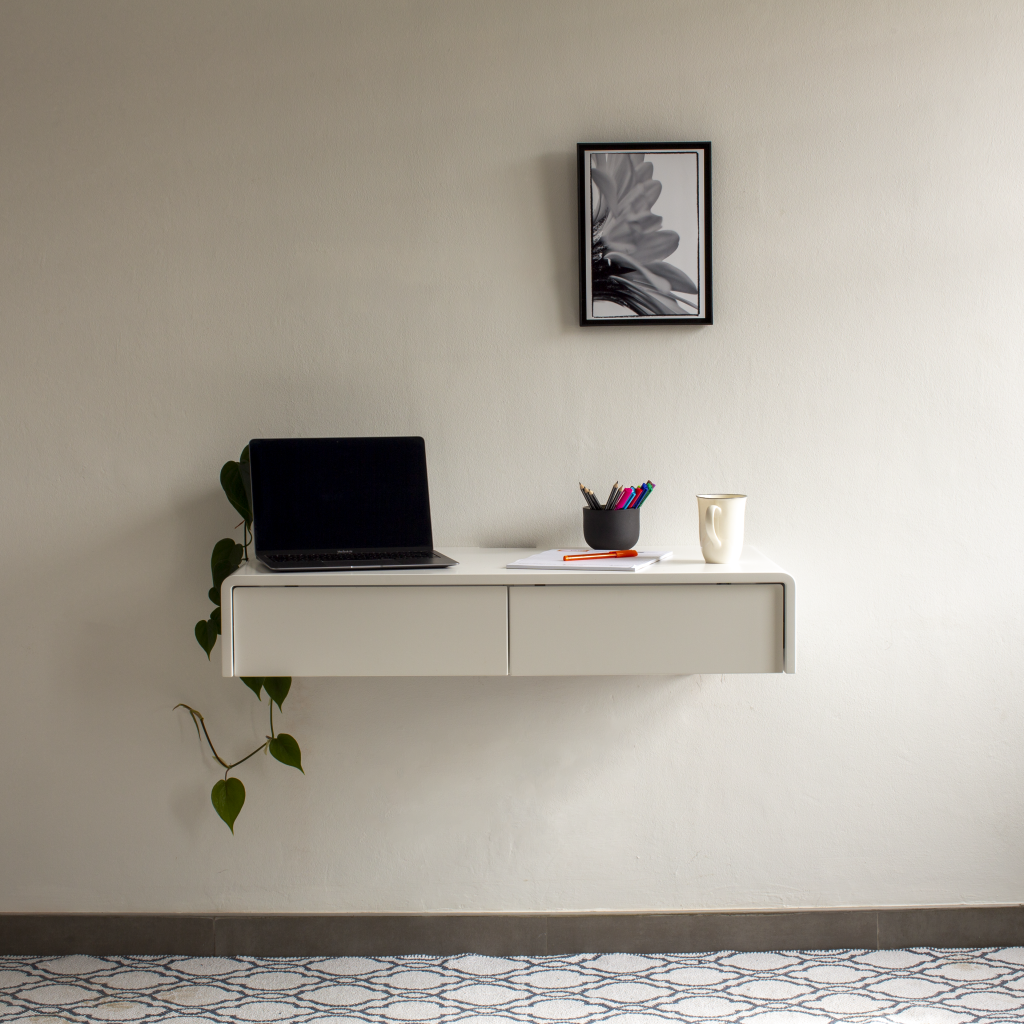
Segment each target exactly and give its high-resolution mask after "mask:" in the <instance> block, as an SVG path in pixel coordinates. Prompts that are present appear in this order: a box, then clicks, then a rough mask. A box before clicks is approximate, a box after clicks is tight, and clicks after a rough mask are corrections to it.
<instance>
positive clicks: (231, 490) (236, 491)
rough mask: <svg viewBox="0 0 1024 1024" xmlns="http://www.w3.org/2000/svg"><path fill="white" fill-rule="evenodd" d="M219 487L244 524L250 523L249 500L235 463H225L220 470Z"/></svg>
mask: <svg viewBox="0 0 1024 1024" xmlns="http://www.w3.org/2000/svg"><path fill="white" fill-rule="evenodd" d="M220 485H221V487H223V488H224V493H225V494H226V495H227V497H228V501H230V502H231V504H232V505H233V506H234V507H235V509H236V510H237V511H238V513H239V514H240V515H241V517H242V518H243V519H244V520H245V521H246V523H247V524H248V523H251V522H252V513H251V512H250V511H249V499H248V498H247V497H246V495H245V485H244V484H243V483H242V473H241V471H240V470H239V468H238V463H237V462H225V463H224V465H223V466H222V467H221V470H220Z"/></svg>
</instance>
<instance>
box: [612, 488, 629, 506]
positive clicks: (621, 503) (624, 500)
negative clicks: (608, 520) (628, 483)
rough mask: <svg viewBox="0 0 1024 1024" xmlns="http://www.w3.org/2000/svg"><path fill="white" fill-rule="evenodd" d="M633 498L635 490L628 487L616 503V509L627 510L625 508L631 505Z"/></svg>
mask: <svg viewBox="0 0 1024 1024" xmlns="http://www.w3.org/2000/svg"><path fill="white" fill-rule="evenodd" d="M632 497H633V488H632V487H627V488H626V489H625V490H624V491H623V492H622V497H621V498H619V500H618V501H617V502H615V507H616V508H617V509H622V508H625V507H626V506H627V505H628V504H629V502H630V499H631V498H632Z"/></svg>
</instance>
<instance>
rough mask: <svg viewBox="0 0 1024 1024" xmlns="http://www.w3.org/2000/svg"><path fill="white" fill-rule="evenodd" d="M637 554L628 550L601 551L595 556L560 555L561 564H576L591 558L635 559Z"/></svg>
mask: <svg viewBox="0 0 1024 1024" xmlns="http://www.w3.org/2000/svg"><path fill="white" fill-rule="evenodd" d="M636 555H637V553H636V552H635V551H634V550H633V549H632V548H630V549H629V550H628V551H601V552H598V553H595V554H586V555H562V561H563V562H578V561H580V559H587V560H588V561H589V560H590V559H591V558H636Z"/></svg>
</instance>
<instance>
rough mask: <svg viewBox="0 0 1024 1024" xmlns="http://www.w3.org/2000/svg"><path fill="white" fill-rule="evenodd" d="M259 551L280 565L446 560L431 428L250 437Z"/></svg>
mask: <svg viewBox="0 0 1024 1024" xmlns="http://www.w3.org/2000/svg"><path fill="white" fill-rule="evenodd" d="M249 462H250V472H251V474H252V513H253V539H254V543H255V548H256V557H257V558H258V559H259V560H260V561H261V562H262V563H263V564H264V565H265V566H266V567H267V568H268V569H273V570H274V571H275V572H298V571H302V572H306V571H308V570H310V569H436V568H443V567H444V566H447V565H458V564H459V563H458V562H456V561H454V560H453V559H451V558H448V557H447V555H442V554H441V553H440V552H438V551H435V550H434V541H433V535H432V533H431V529H430V498H429V496H428V493H427V452H426V447H425V445H424V443H423V438H422V437H313V438H307V437H293V438H256V439H254V440H252V441H250V442H249Z"/></svg>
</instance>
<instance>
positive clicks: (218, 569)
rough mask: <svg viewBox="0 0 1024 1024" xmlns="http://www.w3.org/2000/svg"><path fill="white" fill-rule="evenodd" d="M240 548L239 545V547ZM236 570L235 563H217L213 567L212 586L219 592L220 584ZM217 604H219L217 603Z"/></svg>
mask: <svg viewBox="0 0 1024 1024" xmlns="http://www.w3.org/2000/svg"><path fill="white" fill-rule="evenodd" d="M239 547H241V545H239ZM237 568H238V564H237V563H234V564H233V563H231V562H218V563H217V564H216V565H215V566H213V585H214V587H216V589H217V590H218V591H220V587H221V584H222V583H223V582H224V581H225V580H226V579H227V578H228V577H229V576H230V575H231V574H232V573H233V572H234V571H235V570H236V569H237ZM218 603H219V602H218Z"/></svg>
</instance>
